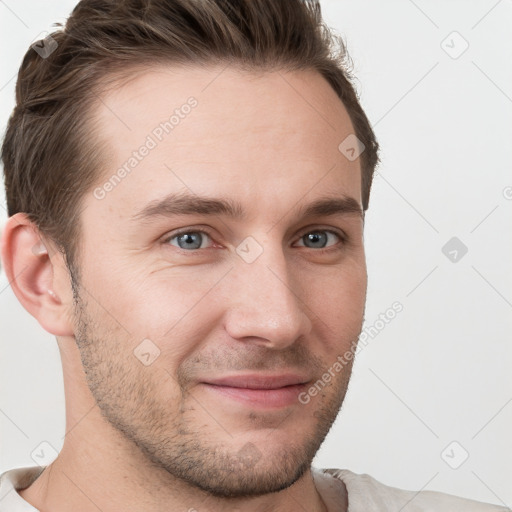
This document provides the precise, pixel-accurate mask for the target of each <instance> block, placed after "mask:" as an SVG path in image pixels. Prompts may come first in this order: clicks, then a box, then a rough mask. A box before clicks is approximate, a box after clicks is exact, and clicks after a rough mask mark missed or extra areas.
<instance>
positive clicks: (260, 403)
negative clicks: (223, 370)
mask: <svg viewBox="0 0 512 512" xmlns="http://www.w3.org/2000/svg"><path fill="white" fill-rule="evenodd" d="M309 381H310V379H308V378H307V377H305V376H303V375H299V374H291V373H290V374H282V373H281V374H279V375H275V374H274V375H270V374H267V375H265V374H244V375H232V376H227V377H220V378H215V379H209V380H207V381H203V382H201V383H200V385H201V386H202V387H204V388H205V390H207V391H208V392H211V393H215V395H216V396H217V397H218V398H221V399H226V400H230V401H236V402H239V403H241V404H245V405H249V406H251V407H258V408H269V409H276V408H283V407H290V406H292V405H295V404H299V403H300V402H299V400H298V396H299V394H300V393H301V392H303V391H304V390H305V389H306V388H307V386H308V383H309Z"/></svg>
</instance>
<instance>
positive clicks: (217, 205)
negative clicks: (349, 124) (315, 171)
mask: <svg viewBox="0 0 512 512" xmlns="http://www.w3.org/2000/svg"><path fill="white" fill-rule="evenodd" d="M194 214H196V215H210V216H218V215H224V216H226V217H230V218H232V219H234V220H244V219H245V218H246V217H247V215H246V212H245V211H244V208H243V206H242V205H241V203H239V202H237V201H234V200H232V199H227V198H221V197H204V196H198V195H192V194H188V193H183V192H182V193H171V194H168V195H167V196H165V197H163V198H162V199H156V200H153V201H150V202H149V203H148V204H147V205H146V206H144V208H142V209H141V210H140V211H139V212H137V213H135V214H134V215H132V217H131V220H132V221H134V222H148V221H151V220H152V219H154V218H157V217H173V216H178V215H194ZM347 214H358V215H359V216H360V217H361V218H363V217H364V212H363V209H362V208H361V205H360V204H359V203H358V201H356V200H355V199H354V198H353V197H348V196H341V197H333V196H325V197H321V198H318V199H316V200H315V201H313V202H312V203H309V204H306V205H303V206H301V207H300V208H299V210H298V211H297V216H298V217H315V216H317V217H320V216H334V215H347Z"/></svg>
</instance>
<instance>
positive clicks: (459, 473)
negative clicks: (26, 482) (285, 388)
mask: <svg viewBox="0 0 512 512" xmlns="http://www.w3.org/2000/svg"><path fill="white" fill-rule="evenodd" d="M74 3H75V2H74V1H67V0H66V1H59V2H57V1H49V0H45V2H40V1H30V2H29V1H22V0H17V1H16V2H15V1H14V0H5V1H2V2H0V17H1V25H0V33H1V34H2V44H1V56H0V62H2V76H1V80H0V88H1V89H0V119H1V121H0V122H1V130H2V133H3V131H4V128H5V124H6V122H7V118H8V115H9V113H10V111H11V110H12V108H13V105H14V83H15V75H16V73H17V69H18V67H19V65H20V63H21V59H22V56H23V54H24V53H25V51H26V49H27V48H28V46H29V44H30V43H31V41H32V40H34V39H35V38H36V36H38V34H40V33H41V32H42V31H45V30H51V25H52V23H53V22H56V21H62V22H63V21H64V20H65V17H66V16H67V15H68V14H69V12H70V10H71V8H72V7H73V5H74ZM322 6H323V12H324V18H325V19H326V22H327V23H328V24H329V25H331V26H333V27H335V28H336V30H337V31H338V32H339V33H340V34H341V35H343V36H344V37H345V39H346V41H347V43H348V49H349V52H350V54H351V56H352V58H353V60H354V73H355V75H356V76H357V78H358V81H357V83H358V90H359V91H360V93H361V96H362V103H363V106H364V108H365V110H366V112H367V114H368V116H369V118H370V120H371V122H372V124H373V126H374V129H375V131H376V134H377V138H378V140H379V142H380V144H381V147H382V165H381V166H380V170H379V175H378V176H377V177H376V179H375V181H374V185H373V191H372V197H371V200H370V210H369V212H368V214H367V220H366V234H365V239H366V247H367V258H368V272H369V289H368V305H367V314H366V324H365V326H366V327H368V326H372V325H374V324H375V322H376V320H377V319H378V317H379V314H380V313H384V312H385V311H386V310H388V308H390V306H391V304H392V303H393V302H395V301H399V302H400V303H401V304H402V305H403V311H402V312H401V313H399V314H398V315H397V316H396V318H395V319H394V320H392V321H391V322H390V323H388V324H387V325H385V327H384V328H380V329H378V331H379V332H378V334H377V335H376V336H374V337H373V338H372V339H370V342H369V343H368V345H367V346H366V347H364V349H363V350H362V351H361V352H360V353H359V355H358V358H357V362H356V364H355V367H354V375H353V379H352V382H351V385H350V389H349V393H348V395H347V398H346V401H345V404H344V406H343V409H342V413H341V414H340V416H339V418H338V420H337V422H336V424H335V426H334V427H333V429H332V431H331V433H330V434H329V436H328V439H327V440H326V442H325V444H324V445H323V447H322V449H321V451H320V452H319V454H318V456H317V458H316V461H315V465H316V466H318V467H337V468H348V469H350V470H352V471H354V472H357V473H368V474H370V475H372V476H374V477H375V478H377V479H378V480H380V481H382V482H384V483H386V484H388V485H392V486H396V487H402V488H407V489H412V490H420V489H431V490H439V491H444V492H449V493H452V494H458V495H462V496H466V497H469V498H473V499H477V500H481V501H487V502H491V503H496V504H502V505H503V504H506V505H507V506H508V507H512V436H511V432H512V428H511V427H512V379H511V370H510V369H511V367H512V345H511V343H510V341H511V340H510V338H511V336H510V332H511V328H512V271H511V262H512V242H511V240H512V236H511V233H512V215H511V213H512V200H510V197H511V190H512V189H511V188H510V187H511V186H512V173H511V163H512V158H511V153H512V123H511V120H512V115H511V114H512V85H511V84H512V35H511V32H510V27H511V26H512V1H511V0H500V1H495V0H492V1H485V0H479V1H476V0H473V1H468V0H460V1H453V0H452V1H446V0H444V1H442V0H436V1H434V0H431V1H426V0H415V1H414V2H413V1H412V0H392V1H391V0H388V1H386V2H383V1H382V0H372V1H370V0H364V1H362V0H350V1H349V0H343V1H342V0H323V2H322ZM454 31H456V32H457V33H458V34H453V32H454ZM462 38H463V39H462ZM443 41H444V42H443ZM464 41H466V42H467V44H469V47H468V48H467V50H466V51H465V52H464V53H462V54H461V55H460V56H458V54H459V53H460V52H461V51H462V50H463V49H464V46H465V44H466V43H465V42H464ZM447 52H448V53H447ZM449 53H451V56H450V55H449ZM453 57H457V58H453ZM507 187H509V188H507ZM507 198H508V199H507ZM1 200H2V201H4V199H3V197H2V198H1ZM1 204H2V205H3V207H0V218H1V219H2V220H3V219H4V218H5V217H6V212H5V202H3V203H1ZM452 237H457V238H458V239H459V240H460V241H461V242H462V243H464V245H465V246H466V247H467V248H468V252H467V254H465V255H464V256H463V257H460V254H461V253H460V251H459V253H458V261H456V262H453V261H451V260H450V259H449V258H448V257H447V256H445V254H443V252H442V247H443V246H444V245H445V244H446V243H447V242H448V240H450V239H451V238H452ZM452 255H453V253H452ZM375 325H378V326H380V325H381V324H375ZM0 337H1V344H0V351H1V352H0V353H1V357H0V379H1V381H0V386H1V388H0V389H1V392H0V393H1V396H0V429H1V430H0V439H1V445H0V473H1V472H2V471H5V470H7V469H10V468H13V467H15V466H29V465H34V461H33V460H32V459H31V456H30V454H31V452H32V451H33V450H34V448H35V447H36V446H37V445H39V443H40V442H41V441H48V442H49V443H50V444H52V445H53V446H54V447H56V448H57V449H60V448H61V446H62V441H63V435H64V399H63V387H62V376H61V367H60V359H59V354H58V350H57V345H56V342H55V339H54V338H53V337H52V336H51V335H49V334H47V333H46V332H45V331H43V330H42V328H41V327H40V326H39V325H38V324H37V322H36V321H35V320H34V319H33V318H32V317H31V316H30V315H29V314H28V313H26V312H25V310H24V309H23V308H22V307H21V306H20V305H19V303H18V302H17V300H16V298H15V297H14V295H13V294H12V292H11V290H10V288H9V287H7V282H6V279H5V276H2V277H1V278H0ZM453 441H456V444H451V445H450V443H452V442H453ZM449 445H450V447H449V448H448V450H446V451H444V450H445V448H446V447H447V446H449ZM466 452H467V453H468V454H469V457H468V458H467V460H466V461H465V462H464V463H463V464H462V465H460V467H458V469H453V468H451V467H450V466H449V464H448V463H447V462H446V461H448V462H450V464H451V465H452V466H454V465H457V463H459V462H460V461H461V460H462V457H463V456H464V455H465V453H466ZM442 453H444V458H443V456H442Z"/></svg>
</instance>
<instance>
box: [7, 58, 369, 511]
mask: <svg viewBox="0 0 512 512" xmlns="http://www.w3.org/2000/svg"><path fill="white" fill-rule="evenodd" d="M190 96H194V97H195V98H196V99H197V102H198V104H197V106H196V107H195V108H194V109H193V110H192V111H191V112H190V114H189V115H188V116H186V117H185V118H183V119H181V120H180V123H179V124H178V125H177V126H176V127H175V128H174V129H173V131H172V133H171V134H169V135H167V136H166V137H165V138H164V139H163V140H162V141H161V142H160V143H159V144H158V146H157V147H156V148H154V149H152V150H151V152H150V153H149V154H148V155H147V156H146V157H145V158H144V159H143V160H142V161H140V163H138V165H137V167H136V168H134V169H133V171H132V172H131V173H130V174H129V175H127V176H126V177H125V178H124V179H123V180H122V181H121V182H120V183H119V184H117V185H116V187H115V188H114V189H113V190H111V191H110V192H109V193H108V194H106V196H105V197H104V198H103V199H101V200H99V199H97V198H96V197H94V195H93V191H92V190H91V191H89V192H88V193H87V194H86V195H85V196H84V200H83V209H82V214H81V226H82V238H81V250H80V261H79V270H80V276H79V281H77V282H75V283H72V279H71V277H70V274H69V272H68V269H67V267H66V265H65V264H64V260H63V257H62V254H61V253H60V252H59V251H57V250H55V247H53V246H52V243H51V241H49V240H46V239H45V238H44V237H42V236H41V234H40V233H39V232H38V230H37V228H36V227H35V226H34V225H33V224H32V223H31V222H30V221H29V220H28V219H27V217H26V215H25V214H17V215H14V216H13V217H11V218H10V219H9V221H8V222H7V225H6V227H5V232H4V236H3V241H2V242H3V243H2V259H3V262H4V265H5V269H6V272H7V275H8V278H9V280H10V281H12V283H11V285H12V288H13V290H14V292H15V294H16V296H17V297H18V299H19V300H20V302H21V303H22V304H23V306H24V307H25V308H26V309H27V311H29V313H30V314H32V315H33V316H34V317H35V318H36V319H37V320H38V321H39V323H40V324H41V325H42V327H43V328H45V329H46V330H47V331H48V332H50V333H52V334H54V335H55V336H56V338H57V341H58V344H59V349H60V353H61V357H62V365H63V372H64V386H65V393H66V436H65V440H64V445H63V447H62V450H61V452H60V454H59V456H58V457H57V459H56V460H55V461H54V462H53V463H52V464H51V465H49V467H48V468H46V470H45V471H43V473H42V474H41V476H40V477H39V478H38V479H37V480H36V481H35V482H34V483H33V484H32V485H31V486H30V487H29V488H27V489H25V490H23V491H21V492H20V494H21V495H22V497H23V498H24V499H26V500H27V501H28V502H29V503H31V504H32V505H33V506H35V507H36V508H38V509H40V510H42V511H47V510H52V511H53V512H60V511H64V510H66V511H68V510H73V509H76V510H80V511H83V512H89V511H95V512H96V511H97V510H98V509H101V510H102V511H103V512H109V511H114V510H116V511H117V510H125V511H140V510H145V511H147V512H152V511H160V510H190V509H196V510H200V511H221V510H226V509H229V510H244V511H253V510H254V511H256V510H258V511H266V510H269V511H270V510H272V511H292V510H294V511H296V510H297V503H300V504H301V505H302V507H303V508H304V509H305V510H308V511H324V510H327V508H326V505H325V503H324V502H323V501H322V499H321V497H320V496H319V494H318V492H317V490H316V488H315V485H314V482H313V478H312V474H311V470H310V464H311V461H312V458H313V456H314V455H315V453H316V451H317V450H318V448H319V446H320V444H321V442H322V441H323V439H324V437H325V435H326V433H327V431H328V430H329V428H330V426H331V424H332V422H333V421H334V419H335V417H336V415H337V413H338V411H339V408H340V407H341V404H342V402H343V398H344V396H345V393H346V390H347V385H348V382H349V377H350V372H351V367H352V362H351V361H349V362H348V363H347V364H346V365H345V366H344V367H343V370H342V371H339V372H336V373H335V376H334V378H333V379H332V380H331V381H330V382H329V384H328V385H326V386H325V388H323V389H322V391H321V392H319V393H318V394H317V395H316V396H312V397H311V400H310V401H309V402H308V403H307V404H303V403H300V401H299V400H297V399H294V400H293V401H291V402H290V403H286V404H285V405H280V406H274V407H269V406H267V405H266V404H265V400H259V399H258V400H259V401H258V400H257V401H256V402H254V403H250V402H247V401H244V400H239V399H236V398H233V397H232V396H229V395H226V394H225V393H222V392H219V391H218V388H215V389H214V388H213V387H212V386H210V385H208V384H204V382H205V381H208V380H209V379H210V380H211V379H216V378H220V377H224V376H233V375H248V374H249V373H250V374H251V375H270V374H271V375H273V376H275V375H284V374H287V373H290V372H292V373H295V374H299V375H301V376H303V377H304V379H305V380H307V384H306V385H305V389H308V388H309V387H310V385H311V384H313V383H314V382H316V381H317V380H318V379H319V378H321V376H322V374H323V373H324V372H326V371H327V370H328V369H329V368H330V367H332V365H333V364H334V362H335V361H336V360H337V357H338V356H339V355H340V354H343V353H345V352H346V351H347V350H349V349H350V348H351V346H352V348H353V341H354V340H356V339H357V337H358V335H359V333H360V331H361V327H362V322H363V315H364V304H365V296H366V283H367V276H366V264H365V255H364V246H363V217H362V215H361V214H358V213H342V214H338V215H315V216H310V217H307V218H306V217H303V216H299V215H298V209H299V208H300V207H301V206H305V205H308V204H309V203H311V202H313V201H315V200H316V199H318V198H323V197H325V196H330V197H334V196H335V197H343V196H345V197H350V198H353V199H354V200H355V201H356V202H357V203H358V204H359V205H361V170H360V163H359V159H356V160H355V161H349V160H348V159H346V158H345V157H344V156H343V154H342V153H340V151H339V150H338V145H339V144H340V142H341V141H343V140H344V139H345V138H346V137H347V136H348V135H349V134H351V133H353V127H352V124H351V122H350V119H349V117H348V114H347V112H346V109H345V108H344V106H343V104H342V103H341V101H340V100H339V99H338V97H337V96H336V94H335V93H334V91H333V90H332V89H331V87H330V86H329V85H328V83H327V82H326V81H325V80H324V79H323V78H322V77H321V76H320V75H319V74H318V73H316V72H314V71H294V72H284V71H272V72H269V71H267V72H261V73H252V72H251V73H249V72H247V71H238V70H237V69H235V68H231V67H229V68H226V69H224V67H217V66H211V67H208V68H176V67H170V66H159V67H153V68H152V69H151V70H146V71H145V72H144V73H141V74H138V75H136V76H135V78H134V79H133V80H130V81H129V82H125V83H124V84H123V85H119V86H118V87H116V88H113V89H112V90H110V91H108V92H106V93H104V94H103V97H102V100H103V101H102V102H98V103H97V105H96V106H95V108H94V110H93V112H92V116H93V119H94V126H95V134H96V136H97V137H98V140H101V141H106V142H107V143H108V147H109V154H108V155H105V166H104V169H102V170H101V176H100V177H99V179H98V182H97V185H98V186H102V184H104V183H105V181H106V180H108V178H109V177H110V176H112V174H113V173H114V172H115V170H116V169H117V168H118V167H119V166H121V165H122V164H123V163H124V162H126V160H127V158H129V156H130V155H131V154H132V152H133V151H134V149H137V148H139V147H140V145H141V144H142V143H143V142H144V141H145V140H146V137H147V136H148V134H150V133H151V132H152V130H153V129H154V128H155V127H156V126H158V125H159V123H160V122H162V121H163V120H165V119H168V117H169V115H170V114H171V113H172V111H173V110H174V109H175V108H176V107H179V106H180V105H182V104H183V103H185V102H186V100H187V98H189V97H190ZM127 127H129V129H128V128H127ZM170 192H188V193H192V194H195V195H198V196H209V197H223V198H229V199H231V200H236V201H238V202H240V204H241V206H242V207H243V209H244V210H245V213H246V216H245V218H244V219H233V218H230V217H229V216H227V215H214V216H211V215H205V214H199V213H194V214H190V215H181V216H158V217H156V218H153V219H151V220H150V221H145V222H136V221H134V220H132V219H131V217H132V216H133V214H134V213H135V212H138V211H139V210H141V209H142V208H144V206H145V205H147V204H148V203H149V202H150V201H152V200H155V199H159V198H162V197H163V196H165V195H167V194H169V193H170ZM181 228H186V229H187V231H188V232H189V233H191V232H192V233H196V235H193V236H195V237H196V238H195V239H196V240H197V239H198V238H199V240H200V243H202V245H201V246H200V248H197V249H193V250H191V249H186V248H185V249H182V248H180V247H179V241H178V239H177V238H176V237H174V238H171V237H172V236H173V235H174V234H175V232H176V230H177V229H181ZM199 228H201V229H202V230H204V231H207V233H208V236H206V235H204V237H203V238H202V240H201V237H200V236H199V237H198V236H197V229H199ZM322 230H323V231H322ZM325 230H327V231H328V232H331V233H332V234H328V233H327V232H326V231H325ZM312 232H313V233H319V234H320V235H321V238H320V241H321V243H320V244H319V243H318V242H317V243H316V245H314V244H311V243H310V242H308V240H304V235H306V234H307V233H312ZM336 233H344V234H345V238H346V240H345V241H343V239H342V238H341V237H338V236H337V235H336ZM249 236H250V237H253V239H254V240H256V241H257V243H258V244H259V246H260V247H261V248H262V252H261V254H260V255H259V256H258V257H257V258H256V259H255V260H254V261H253V262H251V263H248V262H247V261H245V260H244V259H243V258H242V257H241V256H240V255H239V253H237V251H236V249H237V247H238V246H239V245H240V243H241V242H242V241H243V240H244V239H246V237H249ZM306 238H307V237H306ZM322 241H324V242H325V245H327V247H325V249H324V250H323V251H322V248H321V246H322ZM308 243H309V245H308ZM182 246H183V245H182ZM73 286H74V288H75V297H74V296H73ZM144 339H149V340H151V343H152V344H154V345H150V346H151V347H154V346H157V347H158V349H159V351H160V353H159V355H158V357H156V359H155V360H154V361H153V362H152V364H149V365H145V364H143V363H142V362H141V361H140V360H139V359H138V358H137V357H135V355H134V350H135V349H136V348H137V347H138V346H139V345H140V343H141V342H142V340H144ZM341 506H342V507H345V508H346V506H347V505H346V499H345V503H344V504H343V503H342V504H341Z"/></svg>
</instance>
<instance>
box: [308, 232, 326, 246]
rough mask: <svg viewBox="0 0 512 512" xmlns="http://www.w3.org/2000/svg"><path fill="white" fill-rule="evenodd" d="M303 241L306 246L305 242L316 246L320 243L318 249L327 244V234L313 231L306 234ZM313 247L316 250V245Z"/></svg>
mask: <svg viewBox="0 0 512 512" xmlns="http://www.w3.org/2000/svg"><path fill="white" fill-rule="evenodd" d="M303 240H304V245H307V243H306V241H307V242H311V243H313V244H318V243H319V242H320V247H321V248H322V247H325V245H326V244H327V234H326V233H322V232H319V231H315V232H314V233H308V234H307V235H306V236H304V238H303ZM313 247H315V248H317V247H318V245H313Z"/></svg>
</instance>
